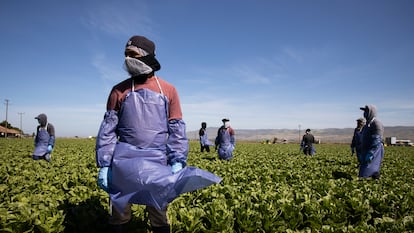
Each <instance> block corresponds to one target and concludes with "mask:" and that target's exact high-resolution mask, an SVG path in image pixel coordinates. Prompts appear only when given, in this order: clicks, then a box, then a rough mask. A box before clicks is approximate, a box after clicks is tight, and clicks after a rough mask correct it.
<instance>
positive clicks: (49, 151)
mask: <svg viewBox="0 0 414 233" xmlns="http://www.w3.org/2000/svg"><path fill="white" fill-rule="evenodd" d="M52 150H53V147H52V145H48V146H47V153H49V154H50V153H52Z"/></svg>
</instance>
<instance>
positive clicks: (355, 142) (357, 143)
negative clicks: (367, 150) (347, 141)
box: [351, 117, 366, 157]
mask: <svg viewBox="0 0 414 233" xmlns="http://www.w3.org/2000/svg"><path fill="white" fill-rule="evenodd" d="M356 121H357V126H356V128H355V129H354V135H353V136H352V142H351V152H352V155H354V154H355V153H356V155H357V157H358V155H360V154H361V144H362V128H363V127H364V125H365V122H366V121H365V118H363V117H360V118H358V119H357V120H356Z"/></svg>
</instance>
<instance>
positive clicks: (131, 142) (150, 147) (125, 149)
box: [96, 36, 221, 232]
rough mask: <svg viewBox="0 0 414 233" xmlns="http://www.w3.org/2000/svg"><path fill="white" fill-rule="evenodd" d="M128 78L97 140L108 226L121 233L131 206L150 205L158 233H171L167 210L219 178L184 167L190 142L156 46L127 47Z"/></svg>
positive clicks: (145, 42)
mask: <svg viewBox="0 0 414 233" xmlns="http://www.w3.org/2000/svg"><path fill="white" fill-rule="evenodd" d="M124 66H125V69H126V71H127V72H128V73H129V75H130V78H128V79H126V80H124V81H122V82H120V83H118V84H117V85H115V86H114V87H113V88H112V90H111V92H110V94H109V97H108V102H107V111H106V113H105V115H104V119H103V121H102V123H101V126H100V129H99V132H98V135H97V141H96V163H97V165H98V167H99V168H100V169H99V173H98V185H99V187H101V188H102V189H104V190H105V191H107V192H108V193H109V196H110V203H111V213H112V214H111V216H110V218H109V223H110V225H111V226H112V227H113V230H114V231H115V232H120V231H122V228H123V227H124V225H125V224H127V223H128V222H129V220H130V219H131V204H142V205H146V206H147V207H146V210H147V211H148V218H149V220H150V224H151V227H152V229H153V231H154V232H170V231H171V229H170V228H171V227H170V223H169V220H168V218H167V205H168V203H169V202H171V201H173V200H174V199H175V198H177V197H178V196H179V195H180V194H182V193H185V192H191V191H194V190H197V189H201V188H205V187H207V186H210V185H212V184H215V183H219V182H220V181H221V178H220V177H217V176H216V175H214V174H212V173H210V172H208V171H204V170H201V169H199V168H195V167H190V166H186V165H187V156H188V139H187V136H186V131H185V123H184V121H183V119H182V112H181V106H180V100H179V97H178V93H177V91H176V89H175V87H174V86H173V85H171V84H170V83H168V82H166V81H164V80H162V79H160V78H159V77H157V76H155V73H154V72H155V71H158V70H160V68H161V66H160V63H159V62H158V61H157V59H156V58H155V44H154V43H153V42H152V41H150V40H149V39H147V38H146V37H143V36H133V37H131V38H130V39H129V40H128V42H127V44H126V47H125V63H124Z"/></svg>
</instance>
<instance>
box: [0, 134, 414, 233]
mask: <svg viewBox="0 0 414 233" xmlns="http://www.w3.org/2000/svg"><path fill="white" fill-rule="evenodd" d="M94 144H95V141H94V140H89V139H60V138H58V139H57V140H56V147H55V150H54V152H53V155H52V161H51V162H50V163H47V162H46V161H44V160H41V161H34V160H32V159H31V152H32V150H33V140H31V139H0V158H1V165H0V179H1V182H0V232H19V233H21V232H82V233H85V232H88V233H93V232H97V233H98V232H99V233H105V232H109V228H108V224H107V218H108V196H107V195H106V193H105V192H104V191H102V190H100V189H99V188H98V187H97V185H96V176H97V172H98V168H96V165H95V152H94ZM316 149H317V154H316V155H315V156H313V157H310V156H308V157H307V156H304V155H302V154H300V153H299V146H298V145H297V144H296V145H295V144H283V145H282V144H275V145H262V144H253V143H238V144H237V145H236V150H235V153H234V155H235V157H234V159H233V160H231V161H221V160H218V159H217V155H216V154H215V153H214V152H210V153H203V154H202V153H200V152H199V145H198V143H197V142H191V143H190V153H189V160H188V164H189V165H190V166H197V167H200V168H203V169H206V170H209V171H211V172H213V173H215V174H216V175H219V176H221V177H222V178H223V181H222V182H221V183H220V184H217V185H213V186H210V187H208V188H206V189H203V190H198V191H195V192H192V193H186V194H184V195H182V196H180V197H179V198H177V199H176V200H174V201H173V202H172V203H171V204H170V207H169V217H170V221H171V224H172V228H173V232H211V233H213V232H214V233H216V232H223V233H231V232H396V233H397V232H398V233H401V232H413V231H414V148H413V147H386V148H385V158H384V161H383V166H382V169H381V179H380V180H370V179H368V180H360V179H358V178H357V174H358V168H357V164H356V158H355V157H353V156H351V154H350V149H349V145H325V144H321V145H316ZM213 151H214V150H213ZM133 214H134V216H133V219H132V221H131V222H130V223H129V226H128V227H129V228H130V230H131V232H151V230H150V227H149V223H148V221H147V218H146V215H145V212H144V207H143V206H139V205H134V207H133ZM133 229H134V231H132V230H133Z"/></svg>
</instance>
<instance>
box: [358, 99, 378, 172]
mask: <svg viewBox="0 0 414 233" xmlns="http://www.w3.org/2000/svg"><path fill="white" fill-rule="evenodd" d="M360 109H361V110H363V111H364V118H365V119H366V124H365V126H364V127H363V128H362V145H361V153H360V154H357V155H358V161H359V175H358V176H359V177H363V178H369V177H372V178H374V179H379V178H380V167H381V163H382V158H383V157H384V145H383V144H382V138H383V135H384V126H383V125H382V123H381V121H379V120H378V118H377V108H376V107H375V106H374V105H365V107H361V108H360Z"/></svg>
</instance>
